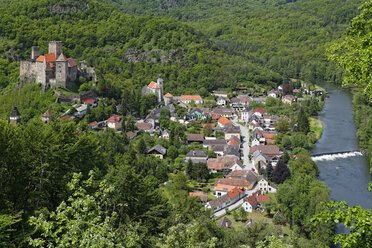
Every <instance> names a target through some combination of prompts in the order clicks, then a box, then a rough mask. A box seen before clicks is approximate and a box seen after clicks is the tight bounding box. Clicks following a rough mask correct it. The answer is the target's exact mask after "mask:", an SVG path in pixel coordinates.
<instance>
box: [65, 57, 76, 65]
mask: <svg viewBox="0 0 372 248" xmlns="http://www.w3.org/2000/svg"><path fill="white" fill-rule="evenodd" d="M67 61H68V67H74V66H77V64H76V62H75V60H74V59H73V58H68V59H67Z"/></svg>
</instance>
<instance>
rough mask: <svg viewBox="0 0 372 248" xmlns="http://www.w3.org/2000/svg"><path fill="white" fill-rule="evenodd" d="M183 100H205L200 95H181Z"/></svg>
mask: <svg viewBox="0 0 372 248" xmlns="http://www.w3.org/2000/svg"><path fill="white" fill-rule="evenodd" d="M180 99H181V100H191V101H195V100H199V101H200V100H203V98H202V97H201V96H199V95H181V98H180Z"/></svg>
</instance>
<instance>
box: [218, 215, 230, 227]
mask: <svg viewBox="0 0 372 248" xmlns="http://www.w3.org/2000/svg"><path fill="white" fill-rule="evenodd" d="M231 224H232V222H231V220H229V219H228V218H227V217H226V216H224V217H223V218H222V219H220V221H219V222H218V225H219V226H220V227H227V228H230V227H231Z"/></svg>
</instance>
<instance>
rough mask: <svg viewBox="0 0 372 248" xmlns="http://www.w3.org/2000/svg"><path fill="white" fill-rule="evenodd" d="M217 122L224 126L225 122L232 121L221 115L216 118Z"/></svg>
mask: <svg viewBox="0 0 372 248" xmlns="http://www.w3.org/2000/svg"><path fill="white" fill-rule="evenodd" d="M218 122H219V123H221V125H222V126H225V125H226V124H229V123H232V121H230V120H229V119H227V118H226V117H223V116H222V117H221V118H219V119H218Z"/></svg>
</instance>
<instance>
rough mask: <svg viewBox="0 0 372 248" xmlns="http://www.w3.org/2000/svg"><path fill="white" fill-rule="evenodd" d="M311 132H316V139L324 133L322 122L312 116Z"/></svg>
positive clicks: (310, 119)
mask: <svg viewBox="0 0 372 248" xmlns="http://www.w3.org/2000/svg"><path fill="white" fill-rule="evenodd" d="M309 122H310V132H313V133H314V134H315V137H316V139H317V140H318V139H319V138H320V136H321V135H322V133H323V125H322V122H321V121H320V120H318V119H316V118H313V117H310V118H309Z"/></svg>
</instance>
